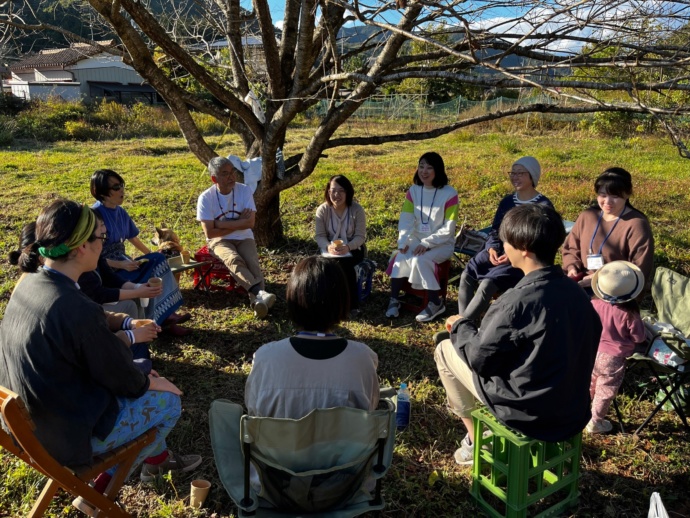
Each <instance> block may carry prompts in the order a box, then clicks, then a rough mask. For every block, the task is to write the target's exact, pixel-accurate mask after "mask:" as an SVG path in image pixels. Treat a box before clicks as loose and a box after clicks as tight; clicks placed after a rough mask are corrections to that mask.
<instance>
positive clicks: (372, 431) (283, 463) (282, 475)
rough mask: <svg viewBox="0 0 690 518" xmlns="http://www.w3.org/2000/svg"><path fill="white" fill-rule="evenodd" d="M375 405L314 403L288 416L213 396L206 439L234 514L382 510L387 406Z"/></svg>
mask: <svg viewBox="0 0 690 518" xmlns="http://www.w3.org/2000/svg"><path fill="white" fill-rule="evenodd" d="M379 407H380V408H381V407H383V408H382V409H380V410H375V411H373V412H367V411H365V410H358V409H355V408H344V407H342V408H341V407H339V408H328V409H317V410H313V411H312V412H310V413H309V414H308V415H306V416H305V417H303V418H302V419H296V420H295V419H275V418H270V417H253V416H248V415H242V407H241V406H240V405H238V404H235V403H232V402H230V401H227V400H223V399H220V400H216V401H214V402H213V403H212V404H211V410H210V412H209V417H210V427H211V445H212V446H213V454H214V457H215V460H216V467H217V469H218V474H219V475H220V479H221V481H222V482H223V485H224V486H225V489H226V490H227V492H228V494H229V495H230V497H231V498H232V500H233V501H234V502H235V504H236V505H237V507H238V515H239V516H240V517H245V516H256V517H261V516H271V517H275V516H281V517H287V516H294V517H297V516H319V517H323V516H332V517H335V518H345V517H349V516H357V515H359V514H363V513H365V512H369V511H376V510H380V509H383V507H384V505H385V503H384V500H383V497H382V496H381V479H382V478H383V476H384V475H385V474H386V472H387V471H388V468H389V467H390V465H391V462H392V460H393V446H394V442H395V409H394V406H393V403H392V401H391V400H389V399H382V400H381V404H380V405H379ZM252 471H255V475H252ZM258 485H260V488H259V487H257V486H258Z"/></svg>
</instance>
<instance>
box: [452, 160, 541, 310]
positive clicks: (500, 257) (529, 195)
mask: <svg viewBox="0 0 690 518" xmlns="http://www.w3.org/2000/svg"><path fill="white" fill-rule="evenodd" d="M508 178H509V179H510V183H511V184H512V186H513V188H514V189H515V192H513V193H512V194H508V195H507V196H505V197H504V198H503V199H502V200H501V202H500V203H499V204H498V209H497V210H496V215H495V216H494V221H493V223H492V224H491V233H490V234H489V239H488V240H487V242H486V245H485V246H484V249H483V250H482V251H481V252H479V253H478V254H477V255H475V256H474V257H473V258H472V259H471V260H470V262H469V263H468V264H467V267H466V268H465V271H464V272H462V275H461V277H460V286H458V311H459V314H460V315H462V316H464V317H465V318H469V319H472V320H479V318H480V317H481V315H482V314H483V313H484V312H485V311H486V310H487V309H488V307H489V304H490V303H491V298H492V297H493V296H494V294H496V293H497V292H499V291H505V290H507V289H509V288H512V287H513V286H515V285H516V284H517V283H518V281H519V280H520V279H521V278H522V277H523V273H522V271H520V270H518V269H517V268H513V267H512V266H511V265H510V261H508V257H507V256H506V255H505V253H504V252H503V243H502V242H501V240H500V239H499V238H498V229H499V227H500V226H501V221H503V217H504V216H505V215H506V213H507V212H508V211H509V210H510V209H512V208H513V207H517V206H518V205H523V204H525V203H543V204H545V205H549V206H550V207H553V204H552V203H551V201H549V199H548V198H547V197H546V196H544V195H543V194H540V193H539V192H537V190H536V186H537V184H538V183H539V178H541V167H540V165H539V162H538V161H537V159H536V158H534V157H532V156H523V157H522V158H520V159H519V160H517V161H516V162H515V163H514V164H513V166H512V167H511V170H510V171H509V172H508Z"/></svg>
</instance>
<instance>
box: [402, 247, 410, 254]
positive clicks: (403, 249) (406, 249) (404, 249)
mask: <svg viewBox="0 0 690 518" xmlns="http://www.w3.org/2000/svg"><path fill="white" fill-rule="evenodd" d="M409 249H410V245H405V248H400V251H401V252H402V253H403V254H406V253H407V251H408V250H409Z"/></svg>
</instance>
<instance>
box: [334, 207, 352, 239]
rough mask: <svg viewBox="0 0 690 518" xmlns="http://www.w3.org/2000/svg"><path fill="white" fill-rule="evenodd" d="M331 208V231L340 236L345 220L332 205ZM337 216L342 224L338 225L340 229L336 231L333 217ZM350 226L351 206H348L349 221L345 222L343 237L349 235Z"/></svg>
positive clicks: (335, 235)
mask: <svg viewBox="0 0 690 518" xmlns="http://www.w3.org/2000/svg"><path fill="white" fill-rule="evenodd" d="M331 210H332V211H333V212H332V213H331V217H330V220H331V221H330V223H331V231H332V232H333V236H334V237H338V234H340V231H341V230H342V229H343V220H342V219H341V218H339V217H338V214H337V213H336V212H335V209H334V208H333V207H331ZM334 217H336V218H338V220H339V221H340V226H339V227H338V231H337V232H336V230H335V226H334V225H333V218H334ZM349 228H350V207H348V208H347V222H346V223H345V235H344V236H343V237H347V231H348V230H349Z"/></svg>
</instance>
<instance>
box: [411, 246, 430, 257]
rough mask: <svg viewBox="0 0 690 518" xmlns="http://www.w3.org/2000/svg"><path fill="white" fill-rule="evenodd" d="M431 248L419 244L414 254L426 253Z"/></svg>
mask: <svg viewBox="0 0 690 518" xmlns="http://www.w3.org/2000/svg"><path fill="white" fill-rule="evenodd" d="M428 250H429V249H428V248H427V247H425V246H424V245H417V248H415V249H414V252H412V254H413V255H424V254H425V253H427V251H428Z"/></svg>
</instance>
